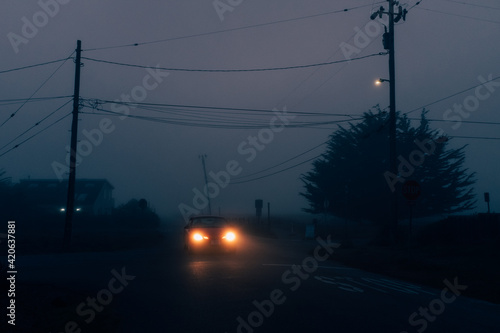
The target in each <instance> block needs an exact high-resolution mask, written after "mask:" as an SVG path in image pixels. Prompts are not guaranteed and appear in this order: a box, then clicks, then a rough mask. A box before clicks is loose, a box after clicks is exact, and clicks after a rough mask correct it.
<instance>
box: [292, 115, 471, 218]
mask: <svg viewBox="0 0 500 333" xmlns="http://www.w3.org/2000/svg"><path fill="white" fill-rule="evenodd" d="M388 123H389V115H388V114H387V113H386V112H382V111H381V110H380V109H379V108H378V107H377V108H376V109H375V110H370V111H369V112H366V113H365V114H364V116H363V120H362V121H361V122H359V123H357V124H350V125H349V126H348V127H347V128H344V127H340V128H339V129H338V130H337V131H335V132H334V133H333V134H332V135H331V136H330V139H329V141H328V145H327V150H326V152H325V153H324V154H323V155H322V156H321V157H320V158H319V159H317V160H316V161H314V162H313V168H312V170H311V171H309V172H307V173H306V174H304V175H302V180H303V182H304V187H305V191H304V192H302V193H301V195H302V196H304V197H305V198H306V199H307V200H308V202H309V204H310V207H309V208H305V209H304V210H305V211H307V212H310V213H324V212H325V210H326V212H327V213H329V214H332V215H335V216H338V217H343V218H347V219H351V220H370V221H374V222H378V223H384V222H387V221H388V219H389V214H390V204H391V193H392V191H397V192H398V201H399V202H398V207H399V209H398V215H399V217H400V218H401V217H404V216H405V215H406V214H407V212H408V211H409V210H408V206H407V202H406V199H405V198H404V197H403V196H402V195H401V185H402V184H403V183H404V181H405V180H416V181H417V182H418V183H419V184H420V186H421V195H420V197H419V198H418V200H417V202H416V208H415V209H414V214H415V216H420V217H423V216H432V215H437V214H443V213H454V212H459V211H464V210H468V209H471V208H473V207H474V204H475V199H474V197H475V196H474V193H473V189H472V187H471V185H473V184H474V182H475V180H474V173H471V172H469V170H468V169H466V168H464V161H465V147H466V146H463V147H460V148H458V149H451V148H448V143H449V142H448V140H447V138H446V137H444V136H441V135H440V133H438V131H435V130H432V129H431V128H430V127H429V122H428V120H427V119H426V111H425V110H423V111H422V115H421V119H420V124H419V125H418V126H417V127H414V126H412V124H411V121H410V120H409V119H408V118H407V117H406V116H400V115H399V114H398V116H397V135H396V136H397V154H398V159H397V164H398V174H392V173H391V172H390V166H389V126H388Z"/></svg>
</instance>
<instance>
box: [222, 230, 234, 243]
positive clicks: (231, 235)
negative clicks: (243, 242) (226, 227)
mask: <svg viewBox="0 0 500 333" xmlns="http://www.w3.org/2000/svg"><path fill="white" fill-rule="evenodd" d="M222 238H224V239H226V240H228V241H230V242H232V241H234V240H235V239H236V235H235V234H234V232H231V231H230V232H228V233H227V234H225V235H224V237H222Z"/></svg>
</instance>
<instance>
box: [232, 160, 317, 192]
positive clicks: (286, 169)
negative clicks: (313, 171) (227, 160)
mask: <svg viewBox="0 0 500 333" xmlns="http://www.w3.org/2000/svg"><path fill="white" fill-rule="evenodd" d="M321 156H322V155H318V156H315V157H313V158H310V159H308V160H305V161H304V162H300V163H297V164H295V165H292V166H290V167H287V168H285V169H281V170H279V171H276V172H273V173H270V174H268V175H264V176H260V177H257V178H253V179H248V180H241V181H238V182H231V183H229V184H230V185H236V184H243V183H248V182H253V181H256V180H260V179H264V178H267V177H271V176H274V175H277V174H279V173H282V172H285V171H288V170H290V169H293V168H296V167H298V166H301V165H302V164H305V163H307V162H310V161H313V160H315V159H317V158H319V157H321Z"/></svg>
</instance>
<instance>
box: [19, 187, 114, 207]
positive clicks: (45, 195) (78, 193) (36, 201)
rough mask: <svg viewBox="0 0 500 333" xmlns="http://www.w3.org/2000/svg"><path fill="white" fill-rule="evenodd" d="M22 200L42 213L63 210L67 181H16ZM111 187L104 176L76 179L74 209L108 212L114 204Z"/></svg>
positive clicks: (65, 200) (65, 201) (66, 194)
mask: <svg viewBox="0 0 500 333" xmlns="http://www.w3.org/2000/svg"><path fill="white" fill-rule="evenodd" d="M17 187H18V189H19V190H20V192H21V193H23V197H24V199H25V203H26V204H27V205H28V206H30V207H32V208H35V209H37V210H39V211H41V212H44V213H49V214H50V213H57V212H60V213H63V212H64V211H65V209H66V203H67V196H68V181H67V180H66V181H62V182H61V181H59V180H57V179H23V180H20V182H19V184H18V185H17ZM113 189H114V187H113V186H112V185H111V184H110V183H109V182H108V181H107V180H106V179H77V180H76V182H75V211H76V212H80V213H83V214H89V215H110V214H111V213H112V211H113V208H114V205H115V203H114V199H113Z"/></svg>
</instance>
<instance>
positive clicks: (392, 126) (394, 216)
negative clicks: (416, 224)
mask: <svg viewBox="0 0 500 333" xmlns="http://www.w3.org/2000/svg"><path fill="white" fill-rule="evenodd" d="M389 81H390V82H389V83H390V108H389V138H390V139H389V140H390V143H389V151H390V152H389V156H390V160H391V172H392V174H393V175H396V174H397V167H396V69H395V56H394V0H389ZM397 227H398V203H397V191H394V192H392V198H391V228H392V238H393V242H394V243H395V241H396V235H397Z"/></svg>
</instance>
